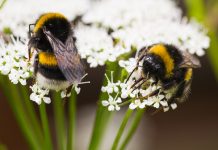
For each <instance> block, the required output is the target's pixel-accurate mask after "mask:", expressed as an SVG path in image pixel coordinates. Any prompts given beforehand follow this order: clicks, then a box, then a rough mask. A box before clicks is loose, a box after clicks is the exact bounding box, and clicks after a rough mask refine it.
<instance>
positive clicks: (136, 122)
mask: <svg viewBox="0 0 218 150" xmlns="http://www.w3.org/2000/svg"><path fill="white" fill-rule="evenodd" d="M144 112H145V109H138V110H137V112H136V115H135V117H134V120H133V122H132V125H131V126H130V128H129V131H128V133H127V136H126V137H125V138H124V141H123V142H122V144H121V147H120V149H119V150H124V149H125V148H126V146H127V145H128V143H129V141H130V140H131V138H132V137H133V135H134V133H135V131H136V129H137V127H138V125H139V123H140V121H141V119H142V117H143V114H144Z"/></svg>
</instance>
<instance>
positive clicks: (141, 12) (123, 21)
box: [83, 0, 209, 56]
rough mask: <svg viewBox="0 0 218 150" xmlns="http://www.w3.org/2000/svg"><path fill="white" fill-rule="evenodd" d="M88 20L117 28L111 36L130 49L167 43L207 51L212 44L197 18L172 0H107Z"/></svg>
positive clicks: (99, 5)
mask: <svg viewBox="0 0 218 150" xmlns="http://www.w3.org/2000/svg"><path fill="white" fill-rule="evenodd" d="M83 21H84V22H85V23H91V24H96V25H100V26H101V27H104V28H106V29H108V28H109V29H113V32H112V33H111V36H112V37H113V39H117V40H118V41H120V43H122V45H123V46H124V47H125V48H126V49H128V50H130V49H131V48H130V47H132V46H134V47H136V48H137V49H140V48H142V47H144V46H150V45H152V44H156V43H166V44H172V45H174V46H177V47H178V48H180V49H181V50H187V51H189V52H190V53H191V54H197V55H198V56H202V55H204V53H205V52H204V49H207V48H208V47H209V38H208V37H207V36H206V31H205V30H204V29H203V27H202V26H200V25H199V24H198V23H196V22H195V21H190V22H189V21H187V19H186V18H183V17H182V13H181V10H180V8H178V7H177V6H176V4H175V2H174V1H172V0H155V1H154V0H119V1H117V0H104V1H99V2H97V3H96V4H95V5H94V6H93V8H92V9H90V10H89V11H88V12H87V13H86V14H85V16H84V17H83Z"/></svg>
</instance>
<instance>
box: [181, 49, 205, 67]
mask: <svg viewBox="0 0 218 150" xmlns="http://www.w3.org/2000/svg"><path fill="white" fill-rule="evenodd" d="M182 56H183V59H184V60H183V62H182V63H181V64H180V66H179V67H181V68H187V67H189V68H199V67H201V63H200V61H199V59H198V58H197V57H195V56H193V55H192V54H190V53H188V52H185V51H184V52H182Z"/></svg>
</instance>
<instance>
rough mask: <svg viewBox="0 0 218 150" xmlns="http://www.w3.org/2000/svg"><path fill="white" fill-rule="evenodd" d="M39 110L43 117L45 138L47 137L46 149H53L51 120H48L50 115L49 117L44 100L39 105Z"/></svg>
mask: <svg viewBox="0 0 218 150" xmlns="http://www.w3.org/2000/svg"><path fill="white" fill-rule="evenodd" d="M39 111H40V117H41V122H42V127H43V132H44V138H45V141H44V146H45V147H44V148H45V149H46V150H53V148H52V139H51V134H50V129H49V122H48V117H47V112H46V107H45V103H44V102H42V104H41V105H40V106H39Z"/></svg>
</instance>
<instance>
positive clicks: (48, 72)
mask: <svg viewBox="0 0 218 150" xmlns="http://www.w3.org/2000/svg"><path fill="white" fill-rule="evenodd" d="M37 71H38V72H39V73H40V74H41V75H43V76H44V77H46V78H48V79H53V80H66V78H65V76H64V75H63V73H62V72H61V70H60V69H59V67H58V66H45V65H42V64H39V66H38V70H37Z"/></svg>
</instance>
